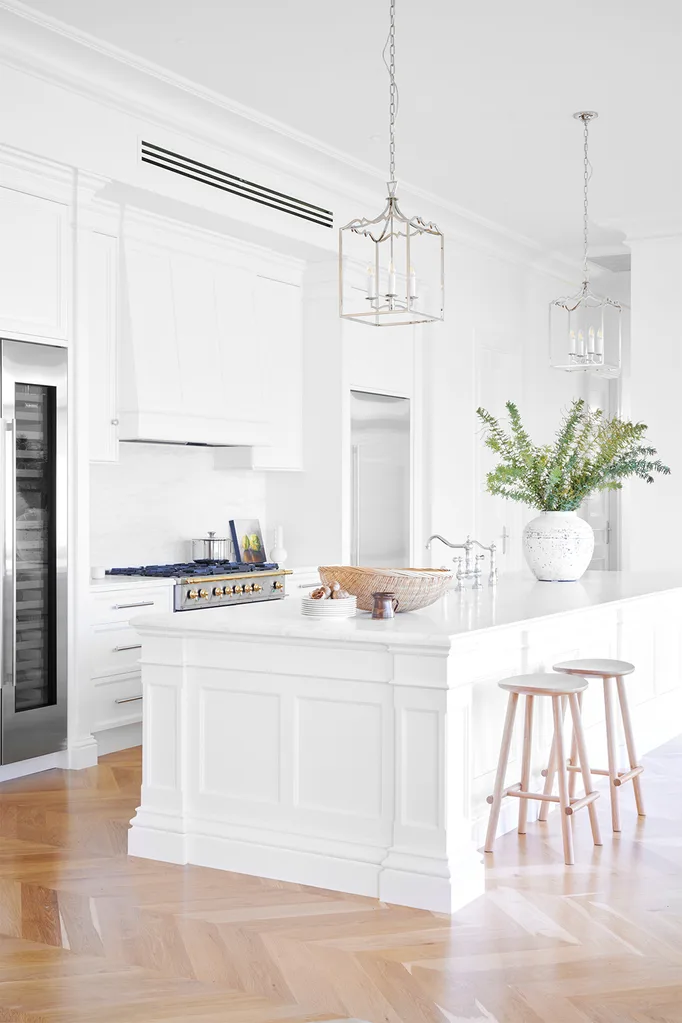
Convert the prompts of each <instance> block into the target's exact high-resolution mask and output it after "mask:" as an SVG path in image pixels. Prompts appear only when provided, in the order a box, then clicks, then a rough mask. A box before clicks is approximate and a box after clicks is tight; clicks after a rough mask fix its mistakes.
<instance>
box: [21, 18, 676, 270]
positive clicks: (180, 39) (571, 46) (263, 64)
mask: <svg viewBox="0 0 682 1023" xmlns="http://www.w3.org/2000/svg"><path fill="white" fill-rule="evenodd" d="M30 6H32V7H33V8H35V9H37V10H39V11H41V12H43V13H44V14H47V15H50V16H52V17H54V18H58V19H61V20H63V21H65V22H67V23H68V24H71V25H74V26H76V27H78V28H79V29H81V30H83V31H85V32H88V33H91V34H92V35H94V36H97V37H99V38H101V39H103V40H105V41H107V42H109V43H112V44H114V45H116V46H118V47H121V48H123V49H125V50H127V51H129V52H131V53H134V54H136V55H137V56H139V57H142V58H144V59H146V60H148V61H152V62H154V63H156V64H159V65H162V66H163V67H165V68H168V69H169V70H171V71H173V72H175V73H176V74H179V75H182V76H184V77H186V78H188V79H191V80H193V81H195V82H197V83H199V84H201V85H203V86H205V87H208V88H210V89H213V90H215V91H217V92H219V93H221V94H223V95H225V96H227V97H229V98H231V99H233V100H237V101H239V102H240V103H243V104H245V105H247V106H249V107H252V108H255V109H256V110H259V111H261V112H263V113H265V114H267V115H269V116H270V117H274V118H276V119H278V120H279V121H281V122H284V123H285V124H287V125H290V126H291V127H292V128H294V129H295V130H297V131H299V132H304V133H306V134H308V135H310V136H313V137H315V138H317V139H319V140H321V141H323V142H325V143H327V144H330V145H332V146H334V147H336V148H337V149H340V150H342V151H344V152H347V153H349V154H352V155H353V156H354V157H356V158H358V159H361V160H364V161H366V162H367V163H370V164H373V165H375V166H377V167H380V168H383V167H384V166H385V165H386V161H387V154H386V140H387V131H386V120H387V110H386V107H387V85H388V82H387V75H386V71H385V69H384V67H383V64H382V61H381V50H382V47H383V44H384V40H385V36H386V31H387V20H388V0H341V2H339V3H331V2H330V0H116V3H109V2H106V0H30ZM397 37H398V38H397V60H398V84H399V86H400V92H401V106H400V115H399V121H398V150H397V157H398V176H399V177H401V176H402V177H403V178H405V179H406V180H408V181H409V182H411V183H412V184H414V185H417V186H419V187H421V188H424V189H427V190H429V191H431V192H434V193H437V194H438V195H440V196H443V197H446V198H447V199H448V200H449V201H450V202H451V203H454V204H456V205H458V206H461V207H463V208H465V209H468V210H470V211H472V212H474V213H476V214H478V215H480V216H483V217H485V218H487V219H488V220H491V221H493V222H495V223H497V224H500V225H502V226H504V227H506V228H508V229H510V230H512V231H514V232H518V233H521V234H524V235H526V236H528V237H531V238H533V239H535V240H536V241H538V242H540V243H541V244H542V245H543V246H544V247H546V248H547V249H550V250H552V249H554V250H561V251H564V252H566V253H567V254H570V255H573V254H576V253H578V252H579V249H580V234H581V229H580V217H581V187H582V169H581V160H582V140H581V125H580V124H579V123H578V122H576V121H574V120H573V119H572V118H571V114H572V113H573V112H574V111H576V110H580V109H592V110H597V111H598V112H599V115H600V116H599V120H598V121H597V122H596V123H594V125H593V128H592V134H591V155H592V160H593V164H594V177H593V181H592V185H591V189H592V200H591V214H592V220H593V221H594V222H595V224H599V225H602V227H601V228H600V230H599V231H595V241H596V242H597V244H598V245H599V247H600V248H601V249H602V250H603V251H608V250H615V249H616V248H617V242H618V239H619V238H620V237H621V236H620V235H619V234H618V232H616V231H609V230H604V228H603V225H605V224H607V223H608V222H611V221H618V222H621V221H633V220H637V221H640V220H646V221H650V220H652V221H655V222H657V223H660V222H666V221H669V220H677V219H679V218H680V216H681V215H682V70H681V68H682V61H681V60H680V54H681V53H682V0H647V2H646V3H644V2H643V0H564V2H563V3H558V2H557V0H516V2H512V0H485V2H481V0H478V2H476V0H473V2H472V0H467V2H464V0H397ZM411 212H419V213H421V214H423V215H424V216H427V217H428V216H429V210H428V209H427V208H426V206H425V207H424V209H419V210H418V211H411Z"/></svg>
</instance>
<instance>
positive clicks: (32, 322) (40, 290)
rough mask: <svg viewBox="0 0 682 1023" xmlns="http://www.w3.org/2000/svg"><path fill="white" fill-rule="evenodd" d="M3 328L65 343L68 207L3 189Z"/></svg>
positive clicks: (0, 303) (0, 307)
mask: <svg viewBox="0 0 682 1023" xmlns="http://www.w3.org/2000/svg"><path fill="white" fill-rule="evenodd" d="M0 224H2V244H1V245H0V330H2V332H3V333H8V334H26V335H28V336H33V337H39V338H45V339H49V340H56V341H66V340H67V333H68V295H69V286H70V273H69V251H70V247H69V208H68V206H67V205H66V204H65V203H63V202H58V201H55V200H53V199H49V198H43V197H42V196H41V195H33V194H31V193H29V192H24V191H21V190H18V189H15V188H7V187H0Z"/></svg>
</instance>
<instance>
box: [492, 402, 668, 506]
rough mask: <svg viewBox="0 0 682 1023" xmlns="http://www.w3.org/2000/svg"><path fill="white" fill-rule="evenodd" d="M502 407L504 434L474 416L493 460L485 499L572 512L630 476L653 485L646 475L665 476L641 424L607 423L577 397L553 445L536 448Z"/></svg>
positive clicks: (510, 408) (517, 418)
mask: <svg viewBox="0 0 682 1023" xmlns="http://www.w3.org/2000/svg"><path fill="white" fill-rule="evenodd" d="M506 408H507V412H508V413H509V430H508V431H507V430H506V429H505V428H504V427H503V426H501V425H500V423H499V420H497V419H496V418H495V417H494V416H492V415H491V414H490V412H486V410H485V409H483V408H479V409H477V412H476V414H477V415H478V417H479V418H480V420H481V422H482V423H483V428H484V433H485V437H486V440H485V443H486V446H487V447H488V448H490V450H491V451H494V452H495V454H496V455H499V464H498V465H497V466H496V467H495V469H493V471H492V472H489V473H488V476H487V485H488V490H489V492H490V493H491V494H497V495H499V496H500V497H505V498H509V499H510V500H512V501H521V502H522V503H523V504H527V505H530V507H531V508H539V509H540V511H575V510H576V509H577V508H579V507H580V505H581V504H582V502H583V501H584V499H585V498H586V497H589V495H590V494H594V493H596V492H597V491H600V490H620V489H621V487H622V486H623V483H622V481H623V480H624V479H626V478H628V477H630V476H638V477H639V478H640V479H643V480H645V481H646V482H647V483H653V482H654V477H653V476H652V473H662V474H663V475H665V476H667V475H668V474H669V473H670V469H669V468H668V466H667V465H664V464H663V463H662V462H661V461H660V459H658V458H656V455H657V451H656V449H655V448H652V447H649V446H648V445H647V444H646V441H645V438H644V434H645V433H646V430H647V427H646V424H645V423H632V422H629V421H628V420H624V419H618V418H613V419H607V418H605V417H604V413H603V412H602V410H601V409H591V408H589V406H588V405H587V404H586V402H585V401H583V399H582V398H579V399H576V400H575V401H573V402H572V403H571V407H570V409H569V411H568V412H566V413H565V414H564V417H563V420H562V422H561V425H560V427H559V430H558V432H557V434H556V440H555V441H554V443H553V444H546V445H542V446H540V447H538V446H537V445H536V444H533V442H532V441H531V439H530V437H529V436H528V433H527V432H526V430H525V429H524V426H523V423H522V422H521V415H520V413H519V410H518V408H517V407H516V405H515V404H514V402H513V401H508V402H507V403H506Z"/></svg>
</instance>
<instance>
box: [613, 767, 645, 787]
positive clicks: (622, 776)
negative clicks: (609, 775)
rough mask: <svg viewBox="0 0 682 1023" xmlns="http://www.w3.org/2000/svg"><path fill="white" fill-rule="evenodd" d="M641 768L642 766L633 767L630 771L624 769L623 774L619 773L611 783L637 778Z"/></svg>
mask: <svg viewBox="0 0 682 1023" xmlns="http://www.w3.org/2000/svg"><path fill="white" fill-rule="evenodd" d="M643 770H644V768H643V767H633V768H632V770H631V771H625V772H624V773H623V774H619V775H618V777H617V778H614V779H613V784H614V785H623V784H624V783H625V782H626V781H632V779H633V778H638V777H639V775H640V774H641V773H642V771H643Z"/></svg>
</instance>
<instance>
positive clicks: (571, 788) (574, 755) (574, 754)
mask: <svg viewBox="0 0 682 1023" xmlns="http://www.w3.org/2000/svg"><path fill="white" fill-rule="evenodd" d="M578 708H579V709H580V713H581V720H582V710H583V694H582V693H578ZM568 762H569V764H571V765H572V766H573V767H575V766H576V765H577V763H578V740H577V736H576V734H575V725H574V726H573V735H572V736H571V755H570V757H569V761H568ZM577 780H578V772H577V771H571V772H570V774H569V778H568V797H569V799H573V797H574V796H575V785H576V782H577Z"/></svg>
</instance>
